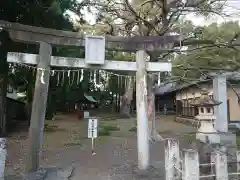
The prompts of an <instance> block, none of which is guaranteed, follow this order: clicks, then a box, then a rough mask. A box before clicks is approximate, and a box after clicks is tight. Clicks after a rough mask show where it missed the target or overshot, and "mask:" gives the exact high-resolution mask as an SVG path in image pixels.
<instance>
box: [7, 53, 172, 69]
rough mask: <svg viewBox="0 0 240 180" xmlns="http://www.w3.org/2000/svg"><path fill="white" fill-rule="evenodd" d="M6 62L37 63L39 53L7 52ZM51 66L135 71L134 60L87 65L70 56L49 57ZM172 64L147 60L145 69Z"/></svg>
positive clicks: (167, 67) (82, 60) (168, 66)
mask: <svg viewBox="0 0 240 180" xmlns="http://www.w3.org/2000/svg"><path fill="white" fill-rule="evenodd" d="M7 61H8V62H12V63H24V64H34V65H35V64H38V61H39V55H37V54H27V53H15V52H9V53H8V57H7ZM51 66H58V67H74V68H84V69H85V68H87V69H88V68H93V69H103V70H116V71H137V66H136V62H129V61H114V60H105V64H104V65H92V66H91V65H89V64H86V63H85V60H84V59H82V58H72V57H59V56H52V57H51ZM171 69H172V64H171V63H169V62H147V63H146V70H147V71H148V72H166V71H171Z"/></svg>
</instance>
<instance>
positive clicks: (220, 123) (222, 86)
mask: <svg viewBox="0 0 240 180" xmlns="http://www.w3.org/2000/svg"><path fill="white" fill-rule="evenodd" d="M213 95H214V99H215V100H217V101H219V102H222V103H221V104H220V105H219V106H215V108H214V115H215V116H216V122H215V129H216V130H218V131H220V132H228V107H227V99H228V94H227V83H226V75H224V74H219V75H217V76H215V77H214V79H213Z"/></svg>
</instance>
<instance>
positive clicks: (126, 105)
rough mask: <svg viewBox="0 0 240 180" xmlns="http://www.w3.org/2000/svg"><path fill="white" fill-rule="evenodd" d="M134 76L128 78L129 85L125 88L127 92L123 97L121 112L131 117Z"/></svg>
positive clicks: (124, 115)
mask: <svg viewBox="0 0 240 180" xmlns="http://www.w3.org/2000/svg"><path fill="white" fill-rule="evenodd" d="M133 83H134V82H133V78H132V77H129V78H128V80H127V86H126V89H125V93H124V95H123V96H122V98H121V103H120V114H121V115H122V116H123V117H131V114H130V112H131V101H132V96H133Z"/></svg>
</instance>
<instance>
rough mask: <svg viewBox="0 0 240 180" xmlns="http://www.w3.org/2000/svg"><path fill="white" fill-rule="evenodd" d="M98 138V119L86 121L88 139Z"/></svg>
mask: <svg viewBox="0 0 240 180" xmlns="http://www.w3.org/2000/svg"><path fill="white" fill-rule="evenodd" d="M97 136H98V119H95V118H92V119H91V118H90V119H88V138H97Z"/></svg>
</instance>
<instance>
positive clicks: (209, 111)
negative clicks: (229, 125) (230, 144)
mask: <svg viewBox="0 0 240 180" xmlns="http://www.w3.org/2000/svg"><path fill="white" fill-rule="evenodd" d="M220 104H221V102H219V101H216V100H214V99H212V98H210V97H209V95H208V92H207V91H206V90H205V89H204V90H202V92H201V97H200V98H199V99H197V100H196V102H194V103H193V104H192V105H193V106H195V107H196V108H197V109H198V115H197V116H196V117H195V118H196V119H197V120H198V121H200V128H199V129H198V132H197V134H196V138H197V139H199V140H200V141H202V142H205V143H206V142H210V143H220V136H219V135H218V134H217V130H216V129H215V128H214V123H215V120H216V117H215V116H214V106H218V105H220Z"/></svg>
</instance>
